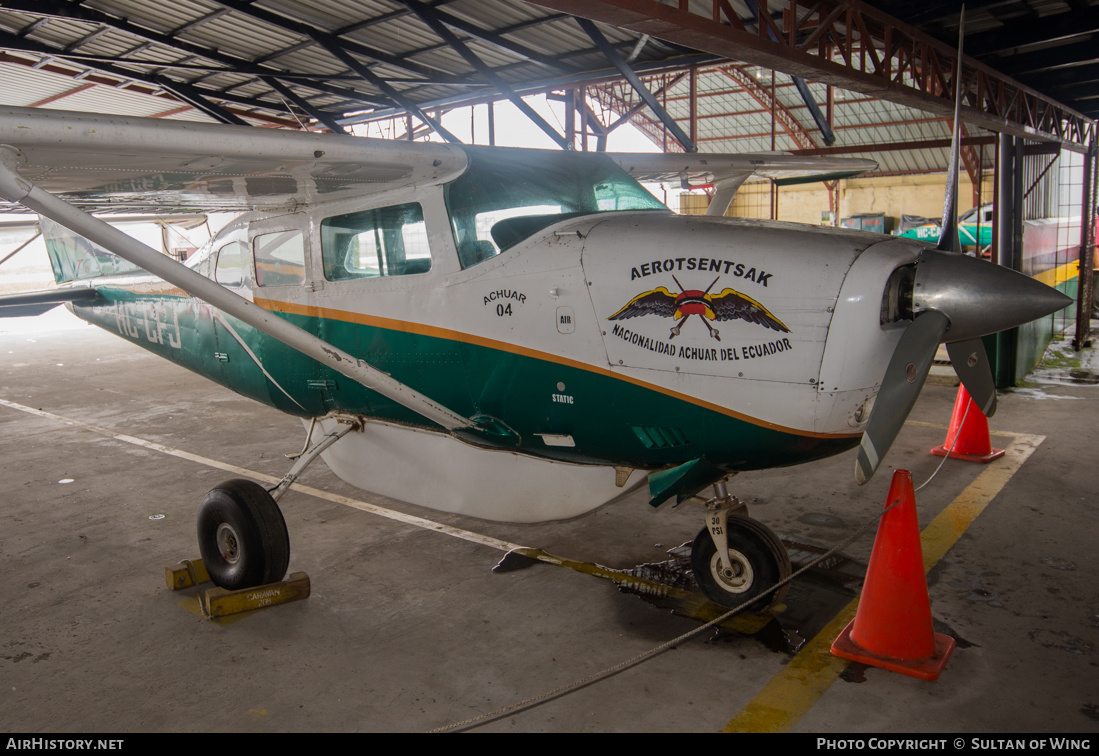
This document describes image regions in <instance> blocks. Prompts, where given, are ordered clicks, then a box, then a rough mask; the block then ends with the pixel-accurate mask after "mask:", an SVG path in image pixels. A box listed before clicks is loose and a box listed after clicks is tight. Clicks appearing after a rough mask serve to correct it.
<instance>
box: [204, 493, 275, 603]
mask: <svg viewBox="0 0 1099 756" xmlns="http://www.w3.org/2000/svg"><path fill="white" fill-rule="evenodd" d="M222 526H225V528H224V529H223V528H222ZM219 530H221V531H222V533H223V537H224V538H225V539H226V540H227V541H229V543H230V544H231V547H232V548H227V547H226V544H223V545H222V546H219V544H218V537H219V535H218V534H219ZM198 549H199V551H200V552H201V553H202V562H203V564H205V566H206V572H208V573H209V574H210V579H211V580H213V581H214V584H215V585H217V586H219V587H221V588H225V589H227V590H232V591H235V590H239V589H241V588H252V587H254V586H257V585H266V584H267V583H276V582H278V581H279V580H282V579H283V577H284V576H285V575H286V567H287V566H288V565H289V564H290V535H289V533H287V531H286V521H285V520H283V518H282V512H281V511H279V505H278V504H277V503H276V502H275V500H274V499H273V498H271V494H269V493H267V490H266V489H265V488H264V487H263V486H261V485H259V484H258V483H254V482H252V481H250V480H240V479H236V480H228V481H226V482H224V483H222V484H220V485H219V486H217V488H214V489H212V490H211V491H210V492H209V493H208V494H206V498H204V499H203V500H202V506H201V508H200V509H199V511H198Z"/></svg>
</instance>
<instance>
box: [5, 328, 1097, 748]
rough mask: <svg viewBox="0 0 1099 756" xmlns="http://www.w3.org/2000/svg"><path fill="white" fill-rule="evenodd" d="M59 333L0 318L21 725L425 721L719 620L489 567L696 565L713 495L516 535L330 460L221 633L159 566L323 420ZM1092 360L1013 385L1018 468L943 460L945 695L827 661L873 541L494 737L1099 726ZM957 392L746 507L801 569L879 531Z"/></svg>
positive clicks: (517, 718)
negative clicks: (879, 455) (247, 479)
mask: <svg viewBox="0 0 1099 756" xmlns="http://www.w3.org/2000/svg"><path fill="white" fill-rule="evenodd" d="M66 317H68V316H67V314H63V315H62V316H59V317H58V318H56V319H54V320H52V321H50V320H47V321H46V322H42V321H41V320H40V321H38V324H37V325H35V326H33V328H34V329H35V330H31V331H28V330H25V329H23V328H21V327H17V326H15V325H12V326H9V325H8V324H9V323H11V324H17V323H19V322H20V321H7V322H6V323H4V324H0V327H2V328H3V332H0V355H3V360H0V454H2V459H3V470H4V488H3V493H2V495H0V575H3V578H4V579H3V580H2V581H0V683H2V684H0V712H3V716H2V718H0V721H2V722H3V724H4V729H5V730H6V731H8V732H15V733H43V732H59V733H94V732H115V733H125V732H135V733H137V732H285V731H291V732H301V731H307V732H308V731H315V732H329V731H363V732H369V731H409V732H422V731H430V730H435V729H438V728H447V727H449V726H451V725H454V724H456V723H462V722H468V721H469V720H476V719H477V718H479V717H482V716H483V715H486V714H489V713H492V712H496V711H498V710H500V709H503V708H504V707H508V706H510V705H512V704H515V703H517V702H520V701H525V700H527V699H532V698H536V697H539V696H541V695H543V694H545V693H547V692H550V691H553V690H555V689H558V688H560V687H562V686H565V685H569V684H571V683H573V682H576V681H579V680H582V679H584V678H586V677H588V676H589V675H592V674H593V673H597V672H600V671H602V670H605V669H607V668H610V667H612V666H614V665H616V664H619V663H620V662H623V661H625V660H627V659H631V658H633V657H635V656H637V655H639V654H642V653H644V652H646V651H648V650H650V649H652V648H655V647H657V646H659V645H660V644H663V643H665V642H666V641H668V640H669V639H672V638H676V637H677V636H679V635H681V634H683V633H686V632H688V631H690V630H692V629H693V628H697V627H698V626H699V625H700V624H701V623H700V621H699V620H698V619H695V618H692V617H689V616H681V614H679V613H677V611H678V612H683V611H684V609H683V607H676V606H669V605H666V604H664V605H656V604H654V603H652V601H651V600H647V599H646V598H645V597H643V596H639V595H636V594H634V595H631V594H629V593H626V592H623V591H621V590H619V588H618V587H616V585H615V584H613V583H612V582H611V581H609V580H603V579H599V578H598V577H596V576H593V575H591V574H584V573H583V572H579V571H576V570H571V569H561V568H557V567H554V566H551V565H546V564H538V565H536V566H533V567H530V568H528V569H521V570H516V571H510V572H502V573H494V572H493V571H492V569H491V568H492V567H493V565H495V564H496V563H497V562H499V561H500V559H501V557H502V556H503V552H502V551H501V550H500V547H499V546H497V545H493V544H495V543H497V542H504V543H510V544H522V545H527V546H532V547H539V548H542V549H545V550H546V551H548V552H550V553H553V554H556V555H558V556H562V557H567V558H569V559H575V560H578V561H581V562H585V563H598V564H600V565H606V566H609V567H616V568H631V567H635V566H637V565H644V564H656V563H662V562H669V561H670V562H671V563H673V564H674V559H673V557H671V556H669V554H668V550H669V549H672V548H673V547H675V546H678V545H680V544H682V543H684V542H687V541H690V540H691V539H692V538H693V537H694V535H695V533H696V532H697V531H698V529H699V528H700V527H701V525H702V520H703V515H702V508H701V507H700V506H697V505H694V504H685V505H682V506H680V507H678V508H676V509H671V508H669V507H664V508H662V509H660V510H656V511H654V510H652V509H651V508H650V507H648V506H647V504H646V503H645V499H644V495H643V492H639V493H637V494H634V495H632V496H631V497H629V498H627V499H625V500H622V501H619V502H616V503H613V504H611V505H608V506H606V507H603V508H601V509H599V510H596V511H595V512H593V513H591V514H589V515H586V516H583V517H579V518H576V519H573V520H570V521H566V522H561V523H551V524H543V525H506V524H499V523H490V522H484V521H480V520H473V519H470V518H462V517H458V516H451V515H445V514H440V513H436V512H432V511H428V510H424V509H420V508H417V507H414V506H411V505H407V504H403V503H401V502H397V501H392V500H388V499H383V498H381V497H378V496H373V495H371V494H369V493H366V492H363V491H359V490H357V489H353V488H351V487H349V486H347V485H345V484H344V483H342V482H341V481H339V480H338V479H337V478H335V476H333V475H332V474H331V473H330V472H329V471H328V470H327V468H325V466H324V465H323V463H318V464H315V465H314V466H313V467H311V468H310V469H309V470H307V471H306V473H305V475H304V476H303V480H302V483H303V484H304V485H306V486H309V487H310V489H311V490H312V492H308V491H298V490H294V491H291V493H289V494H288V495H287V496H286V497H284V498H283V499H282V502H281V506H282V509H283V512H284V514H285V517H286V520H287V524H288V527H289V530H290V536H291V542H292V551H291V562H290V571H291V572H295V571H304V572H306V573H308V575H309V576H310V578H311V581H312V595H311V596H310V597H309V598H308V599H306V600H304V601H299V602H296V603H293V604H287V605H283V606H277V607H272V608H269V609H265V610H260V611H257V612H252V613H249V614H247V615H242V616H240V617H237V618H234V620H233V621H222V622H220V623H215V622H213V621H209V620H206V619H204V618H203V617H202V616H201V615H200V614H199V612H198V605H197V600H196V598H195V597H196V593H197V589H191V590H189V591H180V592H172V591H169V590H168V589H167V588H166V587H165V584H164V577H163V570H164V568H165V567H166V566H168V565H171V564H174V563H176V562H178V561H179V560H181V559H191V558H197V556H198V554H197V546H196V543H195V524H194V523H195V514H196V511H197V507H198V502H199V501H200V500H201V498H202V497H203V495H204V494H205V492H206V491H207V490H208V489H210V488H211V487H213V486H214V485H216V484H218V483H219V482H221V481H223V480H225V479H227V478H230V477H236V476H238V475H239V472H232V471H227V469H226V468H227V467H228V470H235V469H236V468H243V469H244V470H249V471H254V472H257V473H262V474H266V475H270V476H275V477H280V476H282V475H283V474H284V473H285V472H286V470H287V469H288V462H287V461H286V459H285V457H284V456H283V455H284V453H287V452H294V451H297V450H298V449H299V448H300V444H301V442H302V439H303V430H302V427H301V425H300V423H299V422H298V421H297V420H295V419H293V418H290V417H286V416H284V415H281V414H279V413H278V412H275V411H273V410H270V409H267V408H265V407H263V406H261V405H258V404H256V403H253V402H251V401H249V400H246V399H243V398H240V397H238V396H236V395H234V394H232V393H230V392H228V391H226V390H223V389H221V388H219V387H217V386H215V385H213V384H211V383H208V382H206V381H204V380H203V379H201V378H198V377H196V376H193V375H191V374H190V373H187V372H185V371H183V370H182V369H179V368H177V367H175V366H173V365H171V364H168V363H166V362H163V361H161V360H159V359H157V358H156V357H154V356H152V355H150V354H149V353H147V352H145V351H143V350H141V349H140V348H138V347H136V346H133V345H131V344H128V343H126V342H124V341H122V340H120V339H118V338H116V337H114V336H111V335H109V334H107V333H104V332H102V331H99V330H97V329H94V328H92V327H89V326H84V325H83V324H79V322H75V323H74V322H68V321H66V320H65V318H66ZM52 328H57V329H58V330H43V329H52ZM1092 369H1094V368H1092ZM1089 375H1090V376H1092V377H1094V373H1089V372H1088V365H1086V364H1085V365H1084V368H1083V370H1082V371H1077V372H1076V373H1075V378H1074V379H1073V380H1068V381H1066V380H1064V379H1062V378H1061V377H1060V376H1059V374H1058V373H1057V372H1056V371H1048V372H1047V373H1046V374H1045V375H1044V377H1041V378H1038V379H1035V382H1034V385H1032V386H1031V387H1029V388H1026V389H1021V390H1014V391H1010V392H1005V393H1003V394H1002V395H1001V403H1000V408H999V412H998V414H997V415H996V417H995V418H994V419H993V421H992V429H993V435H992V441H993V444H994V445H995V446H1001V447H1006V448H1007V449H1008V454H1007V455H1006V456H1005V457H1004V458H1003V459H1001V460H999V461H997V462H994V463H992V464H990V465H987V466H985V465H978V464H972V463H965V462H961V461H955V460H948V461H947V463H946V464H945V465H944V466H943V468H942V470H941V472H940V473H939V474H938V476H937V477H936V478H935V479H934V480H933V481H932V482H931V484H930V485H929V486H927V487H926V488H925V489H923V490H922V491H920V492H919V493H918V494H917V509H918V512H919V519H920V526H921V527H922V528H926V527H927V524H928V523H929V522H932V521H933V520H934V519H935V518H936V517H938V516H939V515H941V514H944V516H945V517H946V518H947V519H949V521H950V525H951V527H950V529H951V530H952V532H953V533H954V536H953V539H954V540H951V541H950V543H949V544H946V545H945V546H943V547H942V548H943V550H944V553H942V555H941V556H940V557H938V558H937V561H936V563H935V565H934V567H933V568H932V569H931V571H930V573H929V578H928V582H929V591H930V596H931V604H932V611H933V614H934V619H935V623H936V628H937V630H939V631H941V632H944V633H947V634H949V635H952V636H953V637H954V638H956V639H957V648H956V649H955V651H954V653H953V655H952V656H951V658H950V661H949V663H948V664H947V666H946V669H945V671H944V672H943V674H942V676H941V677H940V678H939V679H938V680H937V681H936V682H931V683H929V682H924V681H922V680H917V679H914V678H910V677H906V676H902V675H898V674H895V673H892V672H887V671H884V670H880V669H876V668H867V667H864V666H862V665H859V664H854V663H846V662H843V663H837V662H835V661H829V659H830V658H831V657H830V656H829V655H828V654H827V648H828V645H829V644H830V643H831V641H832V639H833V638H834V634H835V629H834V628H833V627H831V626H830V624H829V623H833V624H834V621H835V619H836V618H837V616H839V615H842V613H843V612H844V611H846V610H847V608H848V607H850V606H851V602H852V601H853V599H854V598H855V597H856V596H857V593H858V589H859V587H860V583H861V574H862V572H861V571H862V570H864V569H865V563H866V561H867V559H868V557H869V554H870V550H871V546H872V543H873V538H874V527H870V528H868V529H866V530H865V531H864V533H863V535H861V536H860V537H859V538H858V539H857V540H856V541H854V542H853V543H852V544H850V545H849V546H847V547H846V548H845V549H844V551H843V553H844V555H845V556H846V558H845V559H840V560H832V563H831V569H829V570H814V571H811V572H809V573H807V574H806V575H805V576H803V577H801V578H799V579H798V581H797V582H795V584H794V585H793V586H792V588H791V590H790V592H789V594H788V595H787V597H786V599H785V601H784V604H783V605H782V606H780V607H779V611H778V612H777V613H776V614H775V616H774V617H773V618H770V619H769V620H768V621H765V622H760V623H757V624H756V625H755V626H754V629H752V630H748V631H744V630H743V628H742V631H741V632H736V631H733V630H729V629H716V630H715V629H710V630H708V631H706V632H704V633H702V634H701V635H699V636H698V637H694V638H692V639H690V640H687V641H684V642H682V643H680V644H679V645H678V646H677V647H676V648H674V649H673V650H670V651H668V652H667V653H663V654H660V655H658V656H656V657H654V658H653V659H651V660H649V661H646V662H645V663H643V664H640V665H638V666H635V667H632V668H630V669H627V670H626V671H624V672H621V673H620V674H617V675H614V676H611V677H609V678H608V679H605V680H602V681H601V682H598V683H597V684H594V685H591V686H589V687H586V688H583V689H581V690H578V691H577V692H574V693H571V694H569V695H566V696H563V697H560V698H556V699H554V700H551V701H549V702H547V703H544V704H542V705H539V706H536V707H534V708H529V709H525V710H522V711H519V712H518V713H515V714H513V715H511V716H508V717H505V718H502V719H495V720H492V721H489V722H484V721H483V720H481V722H482V723H481V724H477V725H473V726H472V729H473V730H474V731H482V732H485V731H501V732H559V731H584V732H608V731H619V732H622V731H625V732H641V731H646V732H648V731H651V732H664V731H672V732H714V731H720V730H723V729H729V730H734V731H736V730H739V731H776V730H786V731H790V732H802V733H822V734H826V733H866V734H873V733H879V734H896V733H920V732H924V733H1003V734H1009V733H1095V732H1096V731H1099V666H1097V665H1099V588H1097V585H1099V583H1097V581H1096V574H1097V569H1096V568H1097V557H1096V552H1095V549H1094V534H1095V533H1096V532H1097V531H1099V506H1097V505H1096V496H1095V474H1094V471H1095V469H1096V468H1097V462H1099V459H1097V450H1096V445H1095V443H1094V438H1095V435H1094V428H1095V418H1096V417H1097V416H1099V415H1097V410H1099V387H1096V386H1095V385H1090V384H1089V383H1088V382H1087V381H1088V380H1089V377H1088V376H1089ZM1073 381H1082V382H1073ZM955 393H956V392H955V389H953V388H951V387H946V386H936V385H928V386H927V387H926V388H925V389H924V391H923V395H922V397H921V399H920V401H919V404H918V405H917V407H916V410H915V412H914V413H913V415H912V418H911V419H910V422H909V423H908V425H907V426H906V427H905V429H904V430H903V431H902V433H901V435H900V437H899V439H898V442H897V444H896V446H895V447H894V449H893V450H892V452H891V453H890V455H889V457H888V459H887V460H886V462H885V465H884V466H883V469H882V471H880V472H879V475H878V476H877V477H876V478H875V480H874V481H872V483H871V484H870V485H868V486H866V487H864V488H861V489H860V488H859V487H857V486H856V485H855V483H854V481H853V475H852V469H853V467H854V462H853V460H854V457H853V452H851V453H850V454H849V455H843V456H840V457H838V458H835V459H833V460H828V461H825V462H820V463H814V464H811V465H806V466H803V467H801V468H795V469H791V470H781V471H772V472H764V473H750V474H743V475H741V476H739V477H738V478H736V479H735V480H734V481H733V482H732V485H731V488H732V491H733V493H735V494H736V495H738V496H739V497H741V498H742V499H743V500H745V501H746V502H747V503H748V505H749V508H750V511H751V514H752V515H753V516H754V517H756V518H758V519H760V520H762V521H763V522H765V523H767V524H768V525H769V526H771V527H772V528H773V529H774V530H775V531H776V532H778V533H779V534H780V535H781V536H782V538H783V540H784V541H786V542H787V544H788V545H791V546H792V547H793V559H794V562H795V567H797V564H798V562H799V560H803V559H804V558H805V555H806V554H811V553H812V552H813V550H814V549H816V550H822V549H827V548H830V547H832V546H833V545H835V544H837V543H840V542H841V541H843V540H844V539H845V538H846V537H847V536H848V535H849V534H850V533H852V532H854V531H855V530H856V529H858V528H859V527H860V526H861V525H863V524H864V523H866V522H868V521H871V520H873V519H874V518H876V517H877V515H878V513H879V512H880V511H881V508H882V505H883V502H884V498H885V496H886V490H887V488H888V484H889V477H890V473H891V468H892V467H904V468H906V469H911V470H912V473H913V478H914V479H915V481H916V483H917V485H918V484H919V483H921V482H923V481H924V480H926V479H927V478H928V477H929V476H930V475H931V474H932V472H933V471H934V469H935V467H936V465H937V464H938V463H939V461H940V460H939V458H938V457H933V456H931V455H930V454H928V450H929V449H930V448H931V447H933V446H937V445H939V444H941V443H942V442H943V439H944V435H945V431H946V424H947V423H948V421H949V418H950V414H951V408H952V405H953V401H954V398H955ZM340 496H342V497H346V498H345V499H342V500H341V501H343V502H345V503H338V502H337V501H336V500H337V499H338V498H339V497H340ZM356 502H360V503H361V502H367V503H369V504H371V505H374V506H376V507H378V508H380V509H376V510H374V511H364V509H363V508H362V506H361V505H359V504H356ZM405 515H414V516H417V517H420V518H424V520H425V521H426V522H425V521H414V522H410V521H409V518H407V517H404V516H405ZM394 517H396V518H398V519H394ZM401 518H403V519H401ZM436 523H437V524H436ZM440 526H449V529H447V528H442V527H440ZM925 532H926V531H925ZM454 533H458V534H459V535H457V536H456V535H454ZM462 534H472V535H462ZM482 537H484V538H482ZM925 538H926V535H925ZM479 539H480V540H479ZM494 539H495V540H494ZM924 548H925V553H926V552H927V549H928V546H927V545H926V543H925V547H924ZM933 548H934V547H933ZM841 627H842V625H841ZM830 632H831V633H832V635H830V636H829V633H830Z"/></svg>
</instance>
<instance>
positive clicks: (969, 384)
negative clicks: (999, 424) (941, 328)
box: [946, 339, 996, 417]
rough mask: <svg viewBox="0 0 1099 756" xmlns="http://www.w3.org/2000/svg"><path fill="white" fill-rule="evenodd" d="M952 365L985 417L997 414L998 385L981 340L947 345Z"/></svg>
mask: <svg viewBox="0 0 1099 756" xmlns="http://www.w3.org/2000/svg"><path fill="white" fill-rule="evenodd" d="M946 351H947V354H949V355H950V364H952V365H953V366H954V372H955V373H957V374H958V378H960V379H961V381H962V385H963V386H965V390H966V391H967V392H969V396H970V398H972V399H973V402H974V404H976V406H977V408H978V409H979V410H981V412H982V413H983V414H984V416H985V417H992V416H993V415H995V414H996V383H995V381H994V379H993V377H992V365H990V364H989V362H988V354H987V353H986V352H985V345H984V342H983V341H981V340H980V339H970V340H969V341H953V342H950V343H948V344H947V345H946Z"/></svg>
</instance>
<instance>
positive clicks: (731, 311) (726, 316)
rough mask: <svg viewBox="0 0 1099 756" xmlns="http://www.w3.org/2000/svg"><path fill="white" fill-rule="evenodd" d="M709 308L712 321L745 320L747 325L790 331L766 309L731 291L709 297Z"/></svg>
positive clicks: (726, 290)
mask: <svg viewBox="0 0 1099 756" xmlns="http://www.w3.org/2000/svg"><path fill="white" fill-rule="evenodd" d="M710 307H711V309H712V310H713V311H714V320H747V321H748V322H749V323H755V324H756V325H761V326H765V327H766V328H771V329H773V330H776V331H782V332H783V333H790V329H789V328H787V327H786V325H785V324H784V323H783V322H782V321H781V320H779V319H778V318H776V317H775V316H774V315H772V314H771V312H770V311H769V310H768V309H767V308H766V307H764V306H763V305H761V304H760V303H759V302H757V301H756V300H754V299H752V298H751V297H749V296H745V295H744V294H741V293H740V292H739V291H735V290H733V289H725V290H724V291H722V292H721V293H720V294H715V295H714V296H713V297H711V300H710Z"/></svg>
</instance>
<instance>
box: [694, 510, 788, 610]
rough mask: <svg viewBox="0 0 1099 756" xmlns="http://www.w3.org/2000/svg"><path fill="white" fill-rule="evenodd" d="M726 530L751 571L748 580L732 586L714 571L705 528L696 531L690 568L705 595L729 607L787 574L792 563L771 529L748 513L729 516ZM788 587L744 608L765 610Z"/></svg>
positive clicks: (711, 543)
mask: <svg viewBox="0 0 1099 756" xmlns="http://www.w3.org/2000/svg"><path fill="white" fill-rule="evenodd" d="M727 532H728V535H727V538H728V544H729V549H730V550H734V551H736V552H739V554H740V555H741V557H742V558H743V559H744V560H745V561H746V562H747V564H748V566H749V567H750V568H751V571H752V577H751V580H750V581H749V582H747V583H745V584H744V585H738V586H737V587H736V588H735V589H734V588H733V587H731V585H730V584H729V583H728V582H725V581H723V580H722V579H721V578H720V577H719V576H717V575H715V574H714V568H715V567H716V563H715V560H714V555H715V554H716V553H717V549H716V548H715V547H714V539H713V538H711V537H710V531H709V530H708V529H707V528H703V529H702V530H700V531H699V533H698V535H697V536H696V537H695V540H694V545H693V546H692V547H691V571H692V572H693V573H694V576H695V582H696V583H697V584H698V587H699V588H700V589H701V590H702V592H703V593H704V594H705V595H706V598H708V599H710V600H711V601H713V602H714V603H715V604H720V605H721V606H724V607H728V608H729V609H732V608H733V607H736V606H740V605H741V604H743V603H744V602H745V601H748V600H749V599H751V598H753V597H754V596H758V595H759V594H761V593H762V592H763V591H765V590H767V589H768V588H770V587H771V586H773V585H774V584H775V583H777V582H779V581H780V580H784V579H785V578H787V577H789V576H790V573H791V571H792V567H791V565H790V556H789V555H788V554H787V553H786V547H785V546H783V545H782V541H781V540H779V537H778V536H777V535H775V533H774V531H772V530H771V529H770V528H768V527H767V526H766V525H764V524H763V523H761V522H758V521H756V520H752V519H750V518H748V517H730V518H729V520H728V528H727ZM788 588H789V584H787V585H784V586H782V587H781V588H779V589H778V590H776V591H775V592H773V593H771V594H768V595H767V596H764V597H763V598H761V599H760V600H759V601H756V602H755V603H753V604H750V605H749V606H748V607H747V611H750V612H756V613H759V612H764V611H766V610H767V609H769V608H770V607H772V606H774V605H775V604H777V603H778V602H780V601H781V600H782V599H783V597H784V596H785V595H786V590H787V589H788Z"/></svg>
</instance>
